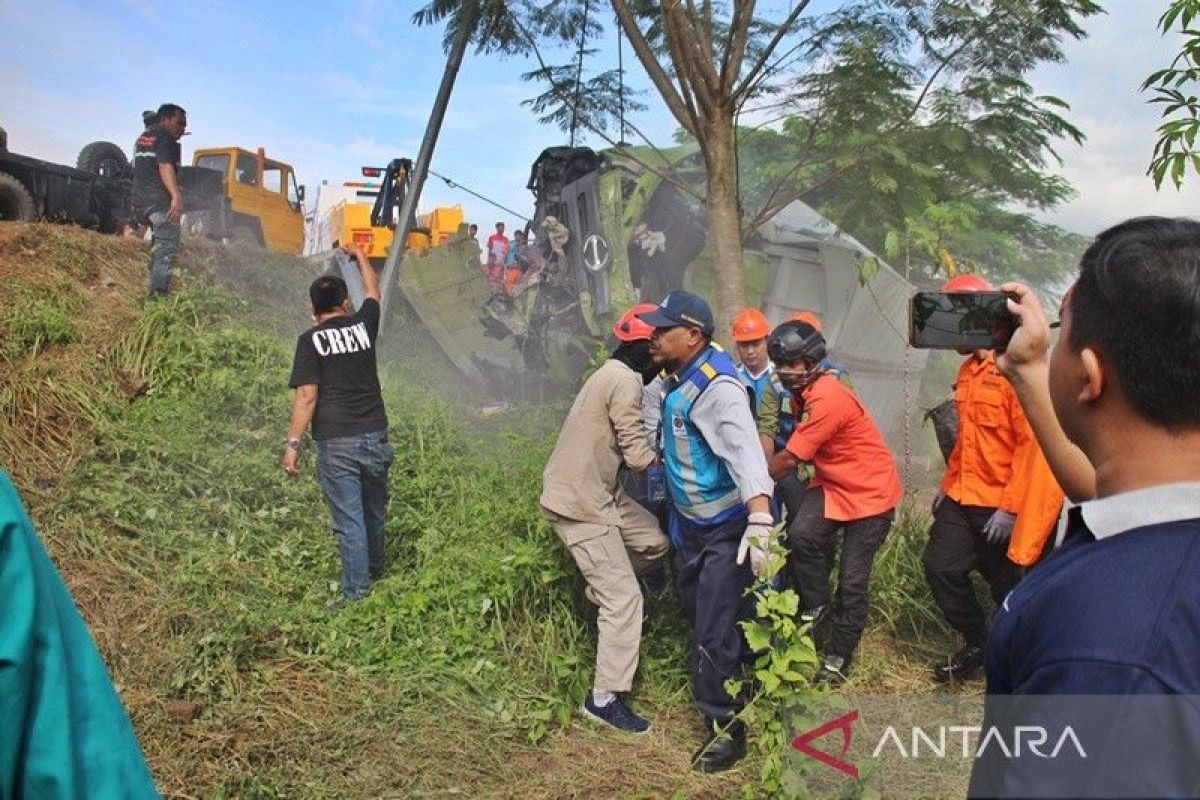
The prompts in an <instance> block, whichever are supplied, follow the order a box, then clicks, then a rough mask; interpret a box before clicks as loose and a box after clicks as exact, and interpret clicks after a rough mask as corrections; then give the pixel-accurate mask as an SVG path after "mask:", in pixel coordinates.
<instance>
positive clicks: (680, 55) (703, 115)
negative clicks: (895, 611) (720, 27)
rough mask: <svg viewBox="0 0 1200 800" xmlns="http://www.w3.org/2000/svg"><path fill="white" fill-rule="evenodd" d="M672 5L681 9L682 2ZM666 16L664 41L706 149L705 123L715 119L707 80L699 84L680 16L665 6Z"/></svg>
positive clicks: (696, 132)
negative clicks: (680, 22) (681, 28)
mask: <svg viewBox="0 0 1200 800" xmlns="http://www.w3.org/2000/svg"><path fill="white" fill-rule="evenodd" d="M672 5H673V6H674V7H675V8H676V9H678V7H679V2H678V0H675V2H674V3H673V4H672ZM662 16H663V38H664V39H665V40H666V45H667V52H668V53H669V54H670V57H671V62H672V64H673V65H674V67H675V76H676V79H677V80H678V81H679V90H680V92H681V93H682V94H683V97H684V99H685V101H686V102H687V107H688V112H689V113H690V114H691V115H692V126H691V130H690V132H691V134H692V135H693V136H695V137H696V140H697V141H699V142H700V144H701V146H702V147H703V146H705V145H706V134H707V131H706V130H705V126H704V124H703V123H704V120H707V119H709V118H710V117H711V116H712V103H711V97H710V96H709V95H708V93H707V91H706V87H705V85H704V81H703V79H701V80H699V81H697V80H696V76H695V74H694V71H695V65H694V64H693V63H692V59H691V58H690V57H689V52H688V46H687V44H686V43H685V41H684V40H685V39H686V38H687V36H686V34H685V33H684V32H682V31H681V30H680V27H679V24H678V20H677V15H676V14H672V13H670V11H669V9H668V7H666V6H664V7H663V9H662Z"/></svg>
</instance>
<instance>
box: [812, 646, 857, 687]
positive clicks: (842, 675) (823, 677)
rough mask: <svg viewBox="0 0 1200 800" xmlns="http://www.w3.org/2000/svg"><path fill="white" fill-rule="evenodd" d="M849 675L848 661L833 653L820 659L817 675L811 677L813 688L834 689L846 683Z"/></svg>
mask: <svg viewBox="0 0 1200 800" xmlns="http://www.w3.org/2000/svg"><path fill="white" fill-rule="evenodd" d="M849 674H850V659H849V658H847V657H846V656H839V655H835V654H833V653H829V654H827V655H826V656H825V657H824V658H823V659H821V666H820V667H819V668H818V669H817V674H815V675H813V679H812V682H813V686H829V687H832V688H834V689H836V688H838V687H839V686H841V685H842V684H844V683H845V682H846V678H847V677H848V676H849Z"/></svg>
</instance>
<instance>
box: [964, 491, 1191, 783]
mask: <svg viewBox="0 0 1200 800" xmlns="http://www.w3.org/2000/svg"><path fill="white" fill-rule="evenodd" d="M986 667H987V691H988V695H989V698H988V710H987V718H988V720H989V723H990V724H996V725H1002V726H1009V727H1011V726H1013V725H1045V726H1049V727H1051V728H1052V727H1053V726H1054V725H1056V724H1057V725H1059V726H1061V725H1063V724H1066V723H1067V722H1068V721H1069V720H1070V719H1077V720H1078V719H1088V718H1089V717H1090V721H1089V722H1088V723H1086V724H1085V725H1083V726H1082V727H1083V728H1085V729H1086V730H1082V729H1081V730H1079V731H1077V732H1078V733H1080V735H1081V737H1083V738H1084V744H1085V745H1086V746H1087V747H1088V748H1094V749H1093V751H1092V752H1089V754H1088V755H1089V758H1088V759H1087V762H1086V763H1087V765H1088V766H1086V768H1084V767H1081V768H1080V769H1079V771H1078V772H1071V771H1070V770H1068V769H1066V765H1065V764H1060V765H1055V764H1053V763H1052V762H1051V761H1039V760H1038V759H1032V760H1031V759H1028V758H1026V759H1000V760H997V759H996V758H992V757H989V758H985V757H983V756H980V758H979V759H978V760H977V761H976V765H975V775H974V776H973V779H972V788H971V793H972V795H976V796H979V795H987V796H996V795H999V796H1013V795H1016V796H1034V795H1041V796H1047V795H1046V794H1045V792H1046V791H1047V789H1049V788H1050V787H1051V786H1055V789H1054V790H1052V791H1050V792H1049V793H1050V794H1057V793H1067V794H1071V795H1074V796H1087V795H1089V794H1092V792H1093V791H1101V792H1104V791H1110V792H1111V791H1116V792H1118V793H1122V792H1123V791H1126V790H1123V789H1121V788H1118V786H1119V785H1120V784H1121V782H1122V781H1123V780H1133V776H1135V775H1136V776H1137V780H1138V781H1142V782H1143V783H1139V784H1137V787H1139V788H1138V793H1139V794H1140V793H1141V792H1142V791H1144V790H1145V789H1146V788H1150V787H1152V788H1151V790H1150V791H1151V794H1154V795H1159V796H1192V795H1194V794H1195V793H1196V791H1197V789H1198V788H1200V778H1198V777H1197V776H1200V770H1197V769H1195V768H1194V766H1193V765H1194V763H1195V758H1196V754H1197V750H1196V748H1197V747H1198V746H1200V745H1198V744H1197V743H1198V742H1200V716H1198V715H1197V709H1200V703H1197V702H1196V700H1197V698H1198V697H1200V483H1189V484H1174V485H1169V486H1158V487H1152V488H1150V489H1143V490H1139V491H1135V492H1129V493H1126V494H1121V495H1114V496H1112V497H1108V498H1103V499H1100V500H1094V501H1090V502H1088V503H1084V504H1083V505H1081V506H1079V507H1077V508H1072V509H1071V510H1070V512H1069V514H1068V532H1067V538H1066V541H1065V542H1064V544H1063V545H1062V547H1060V548H1059V549H1058V550H1056V551H1055V552H1053V553H1052V554H1050V555H1049V556H1048V557H1047V558H1046V559H1045V560H1044V561H1043V562H1042V564H1040V565H1039V566H1038V567H1036V568H1035V569H1034V570H1033V571H1032V572H1030V574H1029V575H1028V576H1027V577H1026V578H1025V579H1024V580H1023V581H1022V582H1021V583H1020V584H1018V585H1017V586H1016V588H1014V589H1013V590H1012V592H1010V593H1009V595H1008V597H1007V598H1005V600H1004V602H1003V604H1002V607H1001V608H1000V609H999V611H998V612H997V614H996V618H995V620H994V621H993V623H992V631H991V636H990V637H989V640H988V646H987V659H986ZM1083 695H1090V696H1096V695H1103V696H1107V697H1105V698H1096V697H1091V698H1087V699H1086V700H1083V699H1081V696H1083ZM1130 695H1142V696H1146V695H1160V696H1163V695H1171V696H1176V699H1170V698H1162V699H1160V700H1154V699H1152V698H1151V699H1147V700H1142V701H1132V700H1125V701H1121V700H1120V699H1119V697H1117V696H1125V697H1128V696H1130ZM1179 695H1190V696H1192V697H1190V698H1182V697H1178V696H1179ZM1033 696H1037V697H1033ZM1049 696H1057V697H1055V698H1052V697H1049ZM1064 696H1070V697H1064ZM1172 704H1175V705H1172ZM1175 712H1179V713H1175ZM1169 715H1173V716H1172V718H1171V719H1170V720H1167V719H1166V718H1165V717H1166V716H1169ZM1168 722H1169V724H1168ZM989 723H985V727H986V724H989ZM1076 727H1077V728H1078V727H1081V726H1080V725H1079V724H1078V723H1077V724H1076ZM1098 735H1100V738H1101V740H1102V741H1100V742H1099V743H1097V738H1096V737H1097V736H1098ZM1051 736H1054V734H1053V733H1051ZM1088 737H1090V738H1088ZM1104 737H1107V738H1104ZM1118 737H1121V743H1120V744H1118V743H1117V742H1118ZM1097 750H1098V751H1099V752H1096V751H1097ZM1133 750H1140V751H1144V752H1141V753H1140V754H1139V757H1140V758H1142V759H1143V761H1142V764H1141V765H1140V766H1138V765H1135V764H1132V763H1130V762H1131V761H1132V760H1133V759H1132V758H1131V757H1132V756H1133V752H1132V751H1133ZM994 755H995V754H989V756H994ZM1147 758H1148V759H1151V760H1153V759H1161V762H1160V765H1159V767H1158V768H1156V769H1150V768H1149V765H1148V764H1147V763H1146V761H1145V759H1147ZM1101 766H1104V767H1105V769H1104V770H1098V768H1099V767H1101ZM1055 770H1057V771H1055ZM1108 770H1111V772H1108ZM1147 780H1149V781H1151V783H1150V785H1149V787H1148V786H1147V785H1146V784H1145V783H1144V782H1145V781H1147ZM1105 787H1107V788H1105ZM1143 796H1144V795H1143Z"/></svg>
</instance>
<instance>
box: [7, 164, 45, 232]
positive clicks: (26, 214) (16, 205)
mask: <svg viewBox="0 0 1200 800" xmlns="http://www.w3.org/2000/svg"><path fill="white" fill-rule="evenodd" d="M36 216H37V205H35V204H34V202H33V195H31V194H30V193H29V190H28V189H26V188H25V185H24V184H22V183H21V182H20V181H19V180H17V179H16V178H14V177H13V176H12V175H8V174H7V173H4V172H0V220H3V221H5V222H29V221H30V220H32V219H33V218H34V217H36Z"/></svg>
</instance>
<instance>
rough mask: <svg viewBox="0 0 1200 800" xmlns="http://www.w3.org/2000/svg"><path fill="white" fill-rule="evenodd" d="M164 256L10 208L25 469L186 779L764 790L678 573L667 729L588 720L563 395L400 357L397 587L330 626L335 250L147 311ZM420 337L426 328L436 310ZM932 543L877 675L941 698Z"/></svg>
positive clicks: (659, 631)
mask: <svg viewBox="0 0 1200 800" xmlns="http://www.w3.org/2000/svg"><path fill="white" fill-rule="evenodd" d="M146 247H147V246H146V245H145V244H143V243H141V242H136V241H130V240H124V239H119V238H114V237H101V236H99V235H96V234H92V233H88V232H85V231H79V230H75V229H71V228H64V227H57V226H48V225H12V224H5V225H0V281H2V283H3V285H4V286H6V287H8V288H9V290H10V291H9V295H8V297H7V302H6V303H5V304H4V306H3V307H2V308H0V369H2V370H3V377H2V378H0V467H3V468H4V469H5V470H7V471H8V472H9V473H10V474H11V475H12V476H13V478H14V480H15V481H16V483H17V485H18V487H19V489H20V490H21V491H22V494H23V495H24V497H25V498H26V501H27V503H28V504H29V505H30V507H31V512H32V515H33V518H34V521H35V523H36V524H37V526H38V528H39V531H40V533H41V535H42V536H43V538H44V539H45V540H46V542H47V545H48V546H49V548H50V550H51V553H52V555H53V556H54V558H55V560H56V562H57V564H58V566H59V569H60V570H61V572H62V573H63V575H64V577H65V578H66V580H67V582H68V584H69V586H70V588H71V590H72V592H73V594H74V597H75V599H76V602H77V603H78V604H79V606H80V608H81V610H82V611H83V613H84V616H85V618H86V619H87V622H88V624H89V625H90V627H91V629H92V632H93V635H94V636H95V638H96V641H97V643H98V645H99V647H100V649H101V652H102V653H103V655H104V658H105V660H106V662H107V663H108V665H109V668H110V671H111V673H112V675H113V678H114V681H115V682H116V684H117V687H118V690H119V691H120V693H121V696H122V698H123V699H124V701H125V703H126V706H127V708H128V709H129V712H130V715H131V716H132V718H133V721H134V725H135V727H136V728H137V730H138V733H139V735H140V737H141V742H142V746H143V749H144V750H145V753H146V756H147V758H148V760H149V762H150V765H151V767H152V769H153V771H154V774H155V776H156V778H157V780H158V782H159V787H160V790H161V791H162V792H163V793H164V794H165V795H167V796H169V797H178V798H189V797H255V798H269V797H287V798H295V797H346V798H360V797H361V798H370V797H414V796H444V795H448V794H458V795H462V796H468V797H476V796H521V797H562V796H617V795H621V796H674V795H679V796H695V797H728V796H731V795H735V794H737V793H738V792H739V790H740V787H742V785H743V784H750V785H751V786H752V785H753V782H754V780H755V777H756V775H757V771H756V765H755V763H754V761H753V759H752V760H750V761H749V762H748V763H747V765H745V766H742V767H741V768H739V769H738V770H735V771H734V772H732V773H729V774H727V775H725V776H722V777H718V778H712V777H704V776H699V775H696V774H694V773H692V772H691V771H690V769H689V756H690V753H691V751H692V749H693V748H694V747H695V745H696V743H697V741H698V740H699V737H700V735H701V727H700V722H699V719H698V717H697V715H696V713H695V711H694V709H693V707H692V704H691V701H690V690H689V687H688V681H687V670H686V655H685V654H686V647H687V639H686V629H685V626H684V624H683V622H682V620H681V618H680V614H679V612H678V609H677V606H676V604H675V599H674V595H673V593H672V592H671V590H670V589H669V588H667V589H664V590H663V591H661V592H659V593H657V594H653V595H651V596H650V597H649V604H648V608H649V613H650V622H649V624H648V627H647V631H646V636H645V646H644V657H643V666H642V670H641V678H640V685H639V686H638V687H637V689H636V692H637V706H638V708H639V709H640V710H643V711H645V712H647V713H648V714H649V715H650V716H651V717H652V718H653V721H654V723H655V728H654V730H653V732H652V733H651V735H649V736H646V737H642V738H640V739H637V740H634V741H630V740H628V739H622V738H619V737H614V736H611V735H609V734H607V733H604V732H601V731H598V730H596V729H595V728H593V727H591V726H589V725H587V724H585V723H583V722H580V721H579V720H578V719H577V715H574V710H575V708H576V707H577V705H578V703H579V701H580V700H581V698H582V696H583V693H584V692H585V691H586V689H587V688H588V687H589V684H590V679H591V659H592V657H593V640H594V623H593V622H592V620H593V619H594V612H593V611H589V609H588V607H587V604H586V603H585V602H583V600H582V597H581V594H582V593H581V592H580V585H579V583H578V579H577V577H576V573H575V570H574V567H573V565H571V564H570V563H569V560H568V558H567V557H566V555H565V553H564V551H563V548H562V547H561V545H559V543H558V541H557V539H556V538H555V537H554V535H553V533H552V532H551V530H550V529H549V527H548V526H547V525H546V524H545V523H544V522H543V521H542V520H541V518H540V516H539V514H538V512H537V497H538V494H539V491H540V476H541V468H542V465H543V464H544V461H545V458H546V456H547V455H548V453H549V451H550V449H551V447H552V446H553V442H554V435H555V433H556V430H557V424H558V422H559V421H560V420H561V417H562V414H563V413H564V411H565V406H564V405H562V403H561V402H560V403H558V404H551V405H548V406H541V407H537V408H525V409H520V410H519V411H516V412H510V413H508V414H505V415H503V416H500V417H489V418H486V419H484V418H482V417H480V416H479V415H478V414H477V413H476V412H475V411H474V410H473V409H471V408H470V407H464V406H459V405H453V404H452V403H451V402H449V401H448V400H445V399H442V398H440V397H438V396H436V395H435V394H434V393H433V392H432V391H431V390H430V388H429V387H430V386H431V385H441V386H445V383H446V382H445V381H444V380H442V379H440V378H439V379H437V380H431V378H430V375H433V374H438V373H437V372H436V371H433V372H431V370H434V369H435V368H433V367H429V366H428V365H427V364H422V363H420V362H418V361H416V360H408V361H406V360H403V359H401V360H396V361H392V362H389V363H388V364H387V365H386V367H385V369H384V370H383V372H384V379H385V384H386V387H385V399H386V400H387V404H388V409H389V416H390V420H391V436H392V440H393V443H394V444H395V449H396V452H397V460H396V463H395V466H394V467H393V470H392V481H391V488H392V500H391V506H390V511H389V515H388V536H389V541H388V547H389V553H388V557H389V566H388V570H387V576H386V578H385V579H384V580H383V581H382V582H381V583H379V584H378V585H377V587H376V590H375V591H374V592H373V594H372V595H371V596H370V597H369V598H368V599H367V600H366V601H364V602H361V603H358V604H355V605H353V606H351V607H349V608H347V609H346V610H344V611H342V612H340V613H337V614H336V615H332V616H331V615H329V614H327V613H326V611H325V607H326V605H327V604H328V603H329V601H330V600H331V599H332V598H333V597H334V595H335V592H336V581H337V575H338V561H337V556H336V551H335V547H334V543H333V539H332V536H331V534H330V533H329V530H328V523H327V521H326V517H325V510H324V506H323V503H322V500H321V496H320V492H319V489H318V487H317V484H316V481H315V480H314V479H313V477H312V458H313V456H312V453H311V452H309V453H306V455H305V465H304V474H303V477H302V478H301V479H300V480H299V481H288V480H287V479H286V478H285V477H284V476H283V473H282V471H281V470H280V469H279V467H278V461H277V460H278V456H279V452H280V448H281V445H282V440H283V436H284V433H285V430H286V424H287V419H288V412H289V408H290V400H291V393H290V391H289V390H288V389H287V375H288V370H289V367H290V362H291V347H292V342H293V341H294V336H295V334H296V333H297V332H298V331H299V330H301V329H302V328H303V327H304V326H305V325H306V324H307V323H308V319H307V314H306V310H307V309H306V297H305V287H306V286H307V284H308V282H309V280H311V277H312V276H313V268H312V267H311V265H309V264H307V263H306V262H304V261H302V260H299V259H290V258H283V257H279V256H270V255H267V254H264V253H262V252H261V251H256V250H251V249H241V248H225V247H222V246H217V245H212V244H209V243H205V242H195V243H191V242H189V243H185V248H184V254H183V260H182V264H181V268H180V269H179V270H178V272H177V276H176V288H177V291H176V292H175V293H174V294H173V295H171V296H170V297H169V298H166V299H163V300H155V301H147V300H145V299H143V295H144V288H145V287H144V282H145V259H146ZM395 330H396V331H397V333H396V334H395V335H397V336H407V337H412V338H413V340H414V344H417V345H419V344H421V343H420V342H419V341H418V340H419V339H420V332H419V330H418V329H416V328H415V327H413V326H411V325H410V326H404V325H398V326H397V327H396V329H395ZM397 349H398V350H406V349H407V350H411V351H413V352H421V351H422V347H420V346H416V347H413V348H397ZM426 350H427V348H426ZM440 369H444V368H440ZM446 391H447V393H448V394H454V393H455V390H454V388H453V387H452V386H450V387H446ZM922 537H923V522H922V521H921V520H920V519H919V518H915V517H908V518H907V519H906V521H905V522H903V523H902V524H901V525H900V526H898V530H897V531H896V532H895V533H894V535H893V537H892V538H891V540H890V542H889V544H888V545H887V547H886V549H885V551H884V552H883V554H882V555H881V557H880V562H879V571H878V573H877V574H878V580H877V598H876V608H875V609H874V610H873V615H872V619H873V623H872V628H871V629H870V630H869V631H868V636H867V638H866V640H865V641H864V645H863V650H862V658H861V663H860V665H859V667H858V669H857V672H856V676H855V679H854V682H853V684H852V685H853V686H854V687H855V688H857V689H860V690H871V691H914V690H922V689H925V688H927V687H926V684H925V678H924V675H925V666H924V665H925V660H926V659H927V658H929V657H930V656H931V655H937V654H941V653H942V652H943V651H944V650H945V648H947V647H950V641H949V640H948V638H947V637H946V635H945V630H944V628H943V627H942V626H941V625H940V623H939V621H938V619H937V617H936V615H935V614H934V613H932V611H931V606H930V604H929V602H928V600H927V593H926V590H925V589H924V586H923V581H922V579H921V577H920V571H919V553H920V546H921V544H922V541H921V539H922Z"/></svg>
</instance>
